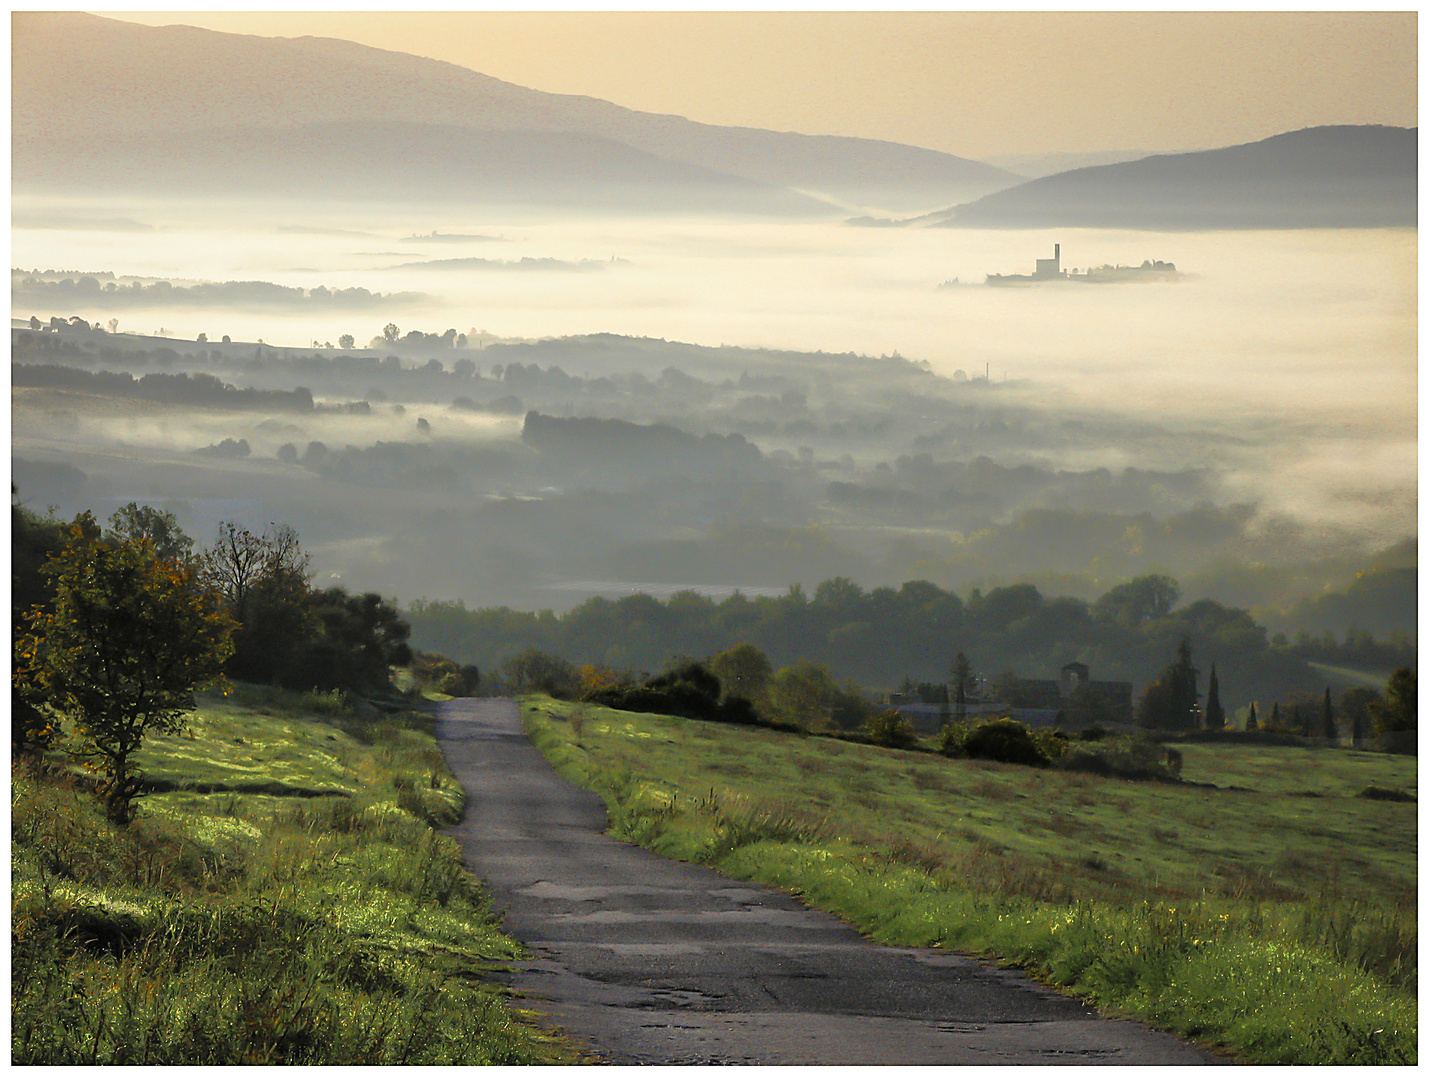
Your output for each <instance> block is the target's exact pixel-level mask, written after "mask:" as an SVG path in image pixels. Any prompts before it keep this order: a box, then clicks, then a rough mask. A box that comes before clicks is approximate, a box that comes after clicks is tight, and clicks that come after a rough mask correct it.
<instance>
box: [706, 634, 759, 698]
mask: <svg viewBox="0 0 1432 1080" xmlns="http://www.w3.org/2000/svg"><path fill="white" fill-rule="evenodd" d="M706 666H707V668H708V670H710V672H711V674H713V675H715V676H716V678H718V679H720V680H721V692H722V694H724V695H725V696H727V697H730V696H733V695H734V696H738V697H743V698H745V699H746V700H747V701H749V702H751V704H753V705H755V706H757V707H758V708H759V707H760V706H761V705H762V704H763V703H764V702H765V700H766V689H767V687H768V686H769V685H770V682H771V662H770V660H768V659H766V654H765V653H763V652H762V651H761V650H760V649H758V648H756V646H754V645H752V644H750V643H749V642H744V641H743V642H742V643H741V644H739V645H732V646H731V647H730V648H729V649H726V650H724V651H722V652H719V653H717V654H716V655H715V656H713V657H712V658H711V659H710V660H709V661H708V662H707V665H706Z"/></svg>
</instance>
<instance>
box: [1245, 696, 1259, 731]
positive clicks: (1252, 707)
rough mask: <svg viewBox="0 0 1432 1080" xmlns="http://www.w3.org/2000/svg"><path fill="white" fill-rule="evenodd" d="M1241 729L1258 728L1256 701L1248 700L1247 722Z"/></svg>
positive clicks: (1251, 729) (1252, 729)
mask: <svg viewBox="0 0 1432 1080" xmlns="http://www.w3.org/2000/svg"><path fill="white" fill-rule="evenodd" d="M1243 730H1244V731H1257V730H1258V703H1257V702H1256V701H1250V702H1249V703H1248V722H1247V723H1246V724H1244V725H1243Z"/></svg>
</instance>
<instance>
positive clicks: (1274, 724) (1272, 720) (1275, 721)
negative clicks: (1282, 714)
mask: <svg viewBox="0 0 1432 1080" xmlns="http://www.w3.org/2000/svg"><path fill="white" fill-rule="evenodd" d="M1282 726H1283V725H1282V722H1281V721H1280V720H1279V718H1278V703H1277V702H1276V701H1275V702H1273V711H1272V712H1271V713H1270V714H1269V715H1268V728H1269V730H1270V731H1278V730H1279V729H1280V728H1281V727H1282Z"/></svg>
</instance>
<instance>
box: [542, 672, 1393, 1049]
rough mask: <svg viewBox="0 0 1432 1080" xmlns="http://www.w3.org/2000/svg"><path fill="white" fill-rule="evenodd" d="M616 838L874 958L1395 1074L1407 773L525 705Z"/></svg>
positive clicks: (1326, 759)
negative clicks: (1170, 764) (777, 890)
mask: <svg viewBox="0 0 1432 1080" xmlns="http://www.w3.org/2000/svg"><path fill="white" fill-rule="evenodd" d="M524 712H525V717H526V720H527V722H528V726H529V730H530V731H531V732H532V734H533V736H534V738H535V739H536V741H537V742H538V745H539V746H541V747H542V749H543V750H544V752H545V753H546V754H547V755H548V756H549V757H550V758H551V759H552V760H553V761H554V763H555V764H557V765H558V767H559V768H560V769H562V770H563V771H564V772H565V773H566V774H567V775H569V776H570V777H571V778H573V779H575V780H576V781H577V782H579V783H582V784H584V785H586V786H588V787H590V788H592V789H593V790H596V791H598V792H599V793H601V794H602V795H603V796H604V797H605V798H606V800H607V802H608V805H609V807H610V808H611V816H612V822H613V828H614V831H615V832H617V833H618V834H619V835H622V836H625V837H627V838H629V839H632V840H634V841H636V842H638V843H642V844H645V845H647V846H649V847H651V848H652V849H654V850H656V851H659V852H661V853H663V854H666V855H669V856H672V857H675V858H681V859H687V860H691V861H697V862H703V863H707V864H710V865H713V866H716V867H718V868H719V869H721V870H723V871H725V872H727V873H730V874H732V875H734V876H737V877H742V878H748V879H754V880H760V881H764V882H767V883H769V884H772V885H776V886H778V887H782V888H786V889H789V890H791V891H793V892H796V893H798V894H800V895H801V896H803V897H804V898H805V899H806V900H807V901H808V902H809V903H811V904H813V905H815V906H817V907H821V908H825V909H827V910H830V911H834V912H836V913H837V914H840V915H841V916H843V917H845V918H846V919H848V920H849V921H850V922H852V923H853V924H854V925H855V926H857V927H858V928H859V929H861V930H862V932H864V933H866V934H868V935H869V936H870V937H872V938H874V939H875V940H878V941H881V942H885V943H888V944H901V945H920V946H935V947H950V948H960V949H965V950H969V951H973V952H976V953H980V954H983V955H986V956H989V957H992V958H996V959H998V960H1000V961H1002V962H1005V963H1010V964H1019V965H1023V966H1026V967H1028V968H1030V969H1031V970H1033V971H1034V972H1035V973H1036V974H1038V975H1040V976H1041V977H1043V978H1045V979H1046V980H1048V981H1049V982H1051V983H1053V984H1055V985H1059V986H1063V987H1067V988H1069V989H1071V990H1072V991H1074V992H1076V993H1079V994H1081V995H1083V996H1085V997H1087V998H1088V999H1090V1000H1092V1001H1094V1002H1096V1003H1097V1004H1099V1005H1100V1006H1101V1007H1102V1008H1103V1009H1105V1010H1106V1011H1108V1012H1109V1013H1111V1014H1115V1015H1121V1016H1129V1017H1134V1018H1138V1019H1141V1020H1143V1021H1145V1022H1147V1023H1150V1024H1152V1025H1154V1026H1157V1027H1160V1028H1163V1029H1165V1030H1170V1031H1174V1032H1177V1033H1179V1034H1182V1035H1185V1036H1188V1037H1190V1038H1196V1039H1198V1040H1199V1041H1200V1042H1202V1043H1204V1044H1206V1045H1209V1046H1212V1047H1215V1048H1219V1049H1222V1050H1224V1051H1227V1052H1229V1053H1230V1054H1232V1055H1234V1056H1235V1057H1238V1058H1240V1059H1242V1060H1247V1061H1255V1062H1266V1063H1303V1064H1336V1063H1368V1064H1371V1063H1398V1062H1415V1060H1416V1046H1417V947H1416V941H1417V915H1416V911H1417V908H1416V901H1417V818H1416V804H1415V802H1411V801H1396V800H1395V799H1389V798H1381V799H1378V798H1369V797H1366V796H1364V795H1362V794H1360V793H1362V792H1364V791H1365V790H1366V789H1367V788H1368V787H1369V786H1372V787H1374V788H1377V789H1380V790H1381V791H1382V792H1383V793H1389V792H1390V793H1397V794H1400V795H1401V796H1402V797H1403V798H1408V797H1409V796H1414V795H1415V792H1416V784H1417V767H1416V759H1415V758H1400V757H1392V756H1388V755H1379V754H1372V753H1362V752H1355V751H1348V750H1325V749H1305V748H1301V747H1279V746H1259V745H1246V744H1237V743H1223V744H1202V743H1200V744H1192V743H1190V744H1184V745H1181V746H1179V747H1178V749H1179V750H1180V752H1181V753H1182V755H1183V764H1182V777H1183V782H1182V783H1156V782H1151V781H1128V780H1120V779H1112V778H1105V777H1100V776H1096V775H1089V774H1085V773H1077V772H1069V771H1060V770H1058V769H1053V768H1049V769H1034V768H1027V767H1023V766H1016V765H1005V764H999V763H994V762H984V761H972V760H954V759H947V758H943V757H940V756H937V755H934V754H927V753H915V752H907V751H898V750H886V749H881V748H877V747H873V746H863V745H857V744H853V743H848V742H840V741H836V740H832V739H825V738H816V737H805V738H803V737H800V736H794V735H790V734H784V733H777V732H771V731H762V730H756V729H748V728H735V727H727V726H721V725H715V724H709V723H703V722H699V721H690V720H677V719H672V718H668V717H655V716H649V715H637V714H629V713H618V712H614V711H612V710H607V709H603V708H601V707H597V706H590V705H572V704H569V703H563V702H554V701H551V700H549V699H545V698H535V699H532V700H530V701H528V702H527V703H526V704H525V706H524Z"/></svg>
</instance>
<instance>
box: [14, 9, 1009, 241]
mask: <svg viewBox="0 0 1432 1080" xmlns="http://www.w3.org/2000/svg"><path fill="white" fill-rule="evenodd" d="M11 54H12V58H11V85H12V91H11V135H12V162H11V170H12V172H11V175H12V183H13V185H14V186H15V187H16V189H17V190H25V189H37V188H38V189H42V190H45V191H56V190H66V189H74V190H114V189H122V190H135V191H145V190H150V191H153V190H160V191H162V190H184V191H195V190H196V189H198V190H200V191H202V190H215V191H230V190H238V189H243V190H254V189H255V188H258V189H259V190H265V189H268V188H273V189H277V190H283V191H290V192H292V191H295V190H301V191H303V192H307V193H312V194H314V195H319V194H325V193H333V194H339V195H344V196H362V195H364V194H365V193H366V194H368V195H371V196H373V197H380V196H381V197H384V198H386V197H390V196H392V195H394V194H407V193H408V192H410V191H419V192H428V193H440V194H441V197H443V198H453V197H461V198H470V199H474V200H477V199H508V198H514V197H520V198H522V199H524V200H526V201H534V202H541V203H550V202H554V201H555V202H559V203H567V204H571V205H589V204H592V203H603V204H609V203H611V202H613V201H615V202H617V203H630V204H633V205H638V204H640V205H661V206H671V205H681V206H689V207H692V208H697V209H752V210H758V211H761V212H773V213H815V212H828V210H829V207H830V206H831V205H832V204H834V205H837V206H841V207H849V206H852V205H854V206H879V207H884V208H886V209H888V210H891V211H896V212H909V211H912V210H918V209H925V208H928V207H931V206H940V205H946V206H948V205H950V204H951V202H954V201H965V200H968V199H972V198H977V197H979V196H981V195H984V194H987V193H989V192H991V191H995V190H998V189H999V188H1002V187H1006V186H1008V185H1010V184H1014V183H1017V182H1018V181H1019V177H1017V176H1015V175H1014V174H1012V173H1008V172H1005V171H1004V170H1001V169H997V168H994V167H993V166H989V165H985V164H982V163H980V162H976V161H969V160H966V159H963V158H959V157H955V156H953V155H950V154H943V153H939V152H937V151H933V150H925V149H920V148H918V147H912V146H903V145H900V144H898V143H890V142H882V141H880V140H875V139H857V138H846V137H840V136H819V135H800V134H795V133H789V132H775V131H764V130H759V129H754V128H738V127H720V126H715V125H710V124H699V123H695V122H693V121H690V120H686V119H684V118H682V117H679V116H665V115H658V114H653V113H643V112H636V111H633V110H631V109H625V108H622V107H621V106H618V105H614V104H612V103H611V102H606V101H601V100H599V99H596V98H591V97H581V96H576V95H565V94H549V93H544V92H542V91H538V90H531V89H527V88H525V87H521V86H516V85H514V84H512V83H508V82H503V81H502V80H500V79H495V78H492V77H491V76H488V75H483V74H481V73H479V72H476V71H471V70H468V69H466V68H462V67H459V66H457V65H455V64H450V63H445V62H442V61H437V60H429V59H424V58H420V57H416V56H410V55H407V54H404V53H397V52H389V51H385V50H382V49H374V48H370V47H368V46H363V45H357V44H354V43H352V42H346V41H339V40H335V39H328V38H313V37H302V38H265V37H256V36H252V35H242V34H226V33H219V32H216V31H211V30H203V29H199V28H196V27H186V26H164V27H148V26H139V25H136V24H132V23H125V22H121V21H118V20H114V19H106V18H102V17H99V16H95V15H88V14H81V13H73V12H16V13H14V14H13V16H12V24H11Z"/></svg>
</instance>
